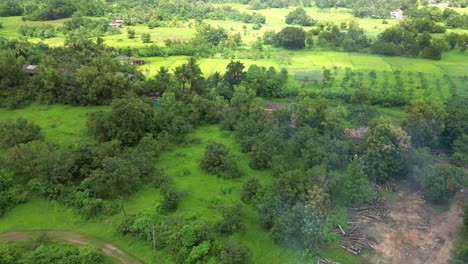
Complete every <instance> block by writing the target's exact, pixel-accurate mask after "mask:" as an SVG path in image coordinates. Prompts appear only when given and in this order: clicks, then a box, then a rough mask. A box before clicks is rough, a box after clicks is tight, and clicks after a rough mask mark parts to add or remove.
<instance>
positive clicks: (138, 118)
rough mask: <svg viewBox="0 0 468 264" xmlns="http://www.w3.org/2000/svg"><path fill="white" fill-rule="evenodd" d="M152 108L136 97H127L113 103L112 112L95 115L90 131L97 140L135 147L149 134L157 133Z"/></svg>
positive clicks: (90, 120) (91, 120) (89, 122)
mask: <svg viewBox="0 0 468 264" xmlns="http://www.w3.org/2000/svg"><path fill="white" fill-rule="evenodd" d="M154 120H155V116H154V112H153V109H152V106H151V105H150V104H149V103H147V102H143V101H142V100H141V99H139V98H136V97H127V98H124V99H119V100H116V101H114V102H113V103H112V110H111V112H96V113H93V114H92V115H91V116H90V118H89V121H88V131H89V133H90V134H92V135H93V136H94V137H95V138H96V139H97V140H100V141H109V140H112V139H116V140H119V141H120V142H122V143H123V144H124V145H135V144H136V143H138V141H139V140H140V139H141V138H143V137H144V136H145V135H146V134H147V133H152V132H155V124H154V122H155V121H154Z"/></svg>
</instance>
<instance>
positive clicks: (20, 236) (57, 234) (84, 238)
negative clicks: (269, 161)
mask: <svg viewBox="0 0 468 264" xmlns="http://www.w3.org/2000/svg"><path fill="white" fill-rule="evenodd" d="M38 234H44V235H45V236H46V238H47V239H50V240H55V241H63V242H67V243H72V244H76V245H91V246H95V247H96V248H98V249H101V250H102V252H103V253H104V255H106V256H109V257H111V258H113V259H115V260H117V261H118V262H120V263H125V264H143V263H144V262H143V261H141V260H139V259H138V258H136V257H134V256H132V255H131V254H129V253H127V252H125V251H123V250H122V249H119V248H118V247H116V246H115V245H113V244H110V243H108V242H106V241H104V240H100V239H98V238H95V237H91V236H88V235H85V234H80V233H76V232H71V231H58V230H39V231H18V232H5V233H0V240H9V241H15V240H29V239H32V238H33V237H34V236H37V235H38Z"/></svg>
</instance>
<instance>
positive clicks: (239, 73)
mask: <svg viewBox="0 0 468 264" xmlns="http://www.w3.org/2000/svg"><path fill="white" fill-rule="evenodd" d="M246 78H247V73H246V72H245V71H244V64H243V63H241V62H240V61H236V62H234V61H231V62H230V63H229V64H228V65H227V66H226V73H225V74H224V80H225V81H226V82H227V83H228V84H229V86H230V87H231V88H232V87H234V86H235V85H239V84H240V83H241V82H242V81H244V80H245V79H246Z"/></svg>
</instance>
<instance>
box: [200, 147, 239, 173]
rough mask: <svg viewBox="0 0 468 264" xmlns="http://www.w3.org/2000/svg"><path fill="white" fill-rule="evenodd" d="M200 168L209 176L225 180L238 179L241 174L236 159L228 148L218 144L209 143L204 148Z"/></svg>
mask: <svg viewBox="0 0 468 264" xmlns="http://www.w3.org/2000/svg"><path fill="white" fill-rule="evenodd" d="M200 166H201V168H202V169H204V170H206V171H207V172H209V173H211V174H214V175H217V176H222V177H226V178H238V177H240V176H241V174H242V173H241V171H240V170H239V167H238V165H237V160H236V157H235V156H234V155H233V154H231V151H230V150H229V148H228V147H226V146H225V145H223V144H220V143H210V144H209V145H208V146H207V147H206V148H205V154H204V155H203V157H202V159H201V160H200Z"/></svg>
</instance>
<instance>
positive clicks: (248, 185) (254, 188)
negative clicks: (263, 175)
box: [241, 177, 263, 203]
mask: <svg viewBox="0 0 468 264" xmlns="http://www.w3.org/2000/svg"><path fill="white" fill-rule="evenodd" d="M262 188H263V187H262V185H261V184H260V181H259V180H258V179H257V178H255V177H249V178H248V179H247V180H246V181H245V182H244V185H243V188H242V192H241V200H242V201H243V202H244V203H250V202H252V201H253V200H254V199H255V197H256V196H257V194H258V192H259V191H260V190H261V189H262Z"/></svg>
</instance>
